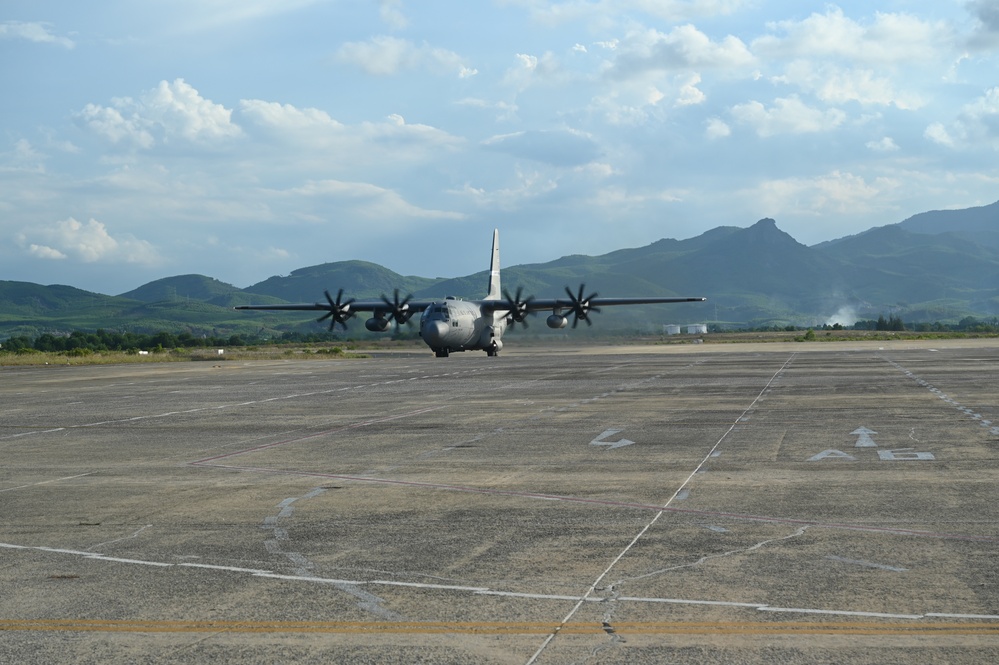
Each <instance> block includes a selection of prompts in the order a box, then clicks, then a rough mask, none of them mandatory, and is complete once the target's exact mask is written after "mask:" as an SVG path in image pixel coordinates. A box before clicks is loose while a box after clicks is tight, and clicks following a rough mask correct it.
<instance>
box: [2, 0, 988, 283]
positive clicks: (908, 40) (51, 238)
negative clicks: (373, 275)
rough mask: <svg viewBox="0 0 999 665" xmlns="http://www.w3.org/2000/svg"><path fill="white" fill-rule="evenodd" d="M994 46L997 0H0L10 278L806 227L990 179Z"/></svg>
mask: <svg viewBox="0 0 999 665" xmlns="http://www.w3.org/2000/svg"><path fill="white" fill-rule="evenodd" d="M997 55H999V5H997V4H996V3H995V2H994V0H971V1H965V0H933V1H920V0H913V1H909V2H901V1H892V0H872V1H866V2H839V3H835V4H820V3H804V2H787V1H783V2H777V1H770V0H493V1H491V2H490V1H484V2H472V3H469V2H443V1H435V0H424V1H422V2H414V1H412V0H383V1H381V2H378V1H370V2H364V1H361V0H197V1H195V0H169V1H167V0H144V1H143V2H133V1H131V0H120V1H119V0H105V1H99V0H98V1H95V2H86V3H83V2H78V1H76V0H61V1H55V0H29V1H22V0H6V1H5V2H4V3H3V5H2V6H0V86H2V88H0V89H2V90H3V94H2V95H0V113H2V117H3V119H4V122H3V126H2V130H0V279H8V280H22V281H30V282H37V283H41V284H53V283H61V284H70V285H73V286H77V287H80V288H85V289H88V290H93V291H98V292H101V293H108V294H118V293H122V292H125V291H128V290H130V289H133V288H135V287H137V286H139V285H141V284H144V283H146V282H148V281H151V280H153V279H158V278H160V277H166V276H171V275H180V274H186V273H199V274H204V275H209V276H211V277H216V278H218V279H221V280H223V281H226V282H229V283H232V284H235V285H237V286H240V287H245V286H248V285H250V284H252V283H255V282H258V281H261V280H263V279H266V278H267V277H270V276H272V275H282V274H287V273H289V272H290V271H291V270H294V269H296V268H299V267H303V266H308V265H315V264H319V263H324V262H328V261H339V260H347V259H364V260H370V261H374V262H377V263H380V264H382V265H385V266H386V267H389V268H391V269H393V270H396V271H398V272H400V273H403V274H413V275H421V276H426V277H437V276H441V277H450V276H457V275H464V274H469V273H472V272H476V271H478V270H482V269H483V268H485V265H486V262H487V260H488V249H489V247H488V243H489V239H490V234H491V230H492V229H493V228H494V227H498V228H500V230H501V240H502V248H503V252H502V253H503V262H504V264H505V265H512V264H517V263H531V262H540V261H548V260H551V259H555V258H558V257H560V256H563V255H566V254H591V255H593V254H601V253H605V252H608V251H612V250H615V249H620V248H623V247H638V246H642V245H646V244H649V243H651V242H654V241H656V240H658V239H660V238H678V239H683V238H690V237H693V236H696V235H699V234H700V233H703V232H704V231H706V230H709V229H711V228H714V227H716V226H721V225H729V226H741V227H745V226H750V225H751V224H753V223H754V222H756V221H757V220H758V219H760V218H763V217H773V218H774V219H776V220H777V225H778V226H779V227H780V228H781V229H783V230H785V231H787V232H788V233H790V234H791V235H792V236H793V237H795V238H796V239H797V240H798V241H800V242H802V243H805V244H807V245H811V244H815V243H817V242H821V241H824V240H829V239H833V238H838V237H842V236H845V235H850V234H853V233H858V232H860V231H863V230H865V229H868V228H870V227H873V226H881V225H884V224H891V223H895V222H899V221H901V220H903V219H905V218H906V217H908V216H910V215H912V214H915V213H918V212H923V211H926V210H935V209H945V208H965V207H971V206H977V205H984V204H987V203H992V202H994V201H996V200H997V199H999V66H997V65H999V62H997V60H999V58H997ZM330 286H331V288H335V286H336V285H330ZM318 295H319V294H317V296H318Z"/></svg>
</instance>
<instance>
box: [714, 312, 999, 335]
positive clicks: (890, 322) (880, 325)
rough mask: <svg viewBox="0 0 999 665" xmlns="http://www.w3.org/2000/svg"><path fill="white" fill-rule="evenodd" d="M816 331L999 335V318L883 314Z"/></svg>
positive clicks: (787, 329)
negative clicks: (919, 318)
mask: <svg viewBox="0 0 999 665" xmlns="http://www.w3.org/2000/svg"><path fill="white" fill-rule="evenodd" d="M809 328H811V326H795V325H787V326H778V325H772V326H763V327H758V328H750V329H748V331H749V332H795V331H799V330H808V329H809ZM815 329H816V330H877V331H892V332H894V331H904V330H911V331H915V332H940V333H953V332H960V333H982V334H999V317H992V318H991V319H985V320H983V319H977V318H975V317H973V316H966V317H964V318H963V319H961V320H960V321H959V322H957V323H940V322H939V321H937V322H934V323H925V322H923V323H914V322H910V323H905V322H903V321H902V318H901V317H900V316H895V315H894V314H892V315H889V316H888V317H887V318H886V317H885V316H884V315H883V314H882V315H881V316H879V317H878V318H877V319H869V320H861V321H857V322H856V323H855V324H853V325H852V326H844V325H842V324H839V323H833V324H824V325H822V326H818V327H817V328H815ZM709 330H710V331H711V332H724V330H723V329H721V328H719V327H717V326H714V325H711V326H709Z"/></svg>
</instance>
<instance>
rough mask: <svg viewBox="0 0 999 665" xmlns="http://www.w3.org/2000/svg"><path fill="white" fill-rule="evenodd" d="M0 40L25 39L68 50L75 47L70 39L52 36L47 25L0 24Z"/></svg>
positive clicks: (12, 22)
mask: <svg viewBox="0 0 999 665" xmlns="http://www.w3.org/2000/svg"><path fill="white" fill-rule="evenodd" d="M0 39H26V40H27V41H29V42H36V43H39V44H56V45H58V46H62V47H63V48H69V49H71V48H74V47H75V46H76V43H75V42H74V41H73V40H72V39H69V38H68V37H60V36H58V35H54V34H52V31H51V30H49V26H48V24H47V23H25V22H22V21H3V22H0Z"/></svg>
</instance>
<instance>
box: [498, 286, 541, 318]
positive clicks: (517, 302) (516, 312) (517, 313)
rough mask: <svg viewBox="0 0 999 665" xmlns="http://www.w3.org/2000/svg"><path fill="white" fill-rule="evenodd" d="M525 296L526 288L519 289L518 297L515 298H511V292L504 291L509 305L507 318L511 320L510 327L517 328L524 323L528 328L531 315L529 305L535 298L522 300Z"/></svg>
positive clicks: (519, 287)
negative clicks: (528, 316)
mask: <svg viewBox="0 0 999 665" xmlns="http://www.w3.org/2000/svg"><path fill="white" fill-rule="evenodd" d="M523 295H524V287H522V286H518V287H517V295H516V296H514V297H511V296H510V292H509V291H507V290H506V289H503V297H505V298H506V303H507V305H508V308H507V309H508V311H509V313H508V314H507V318H508V319H509V320H510V327H511V328H516V327H517V324H518V323H523V324H524V327H525V328H527V327H528V326H527V315H528V313H529V310H528V305H530V304H531V301H532V300H534V296H527V299H526V300H521V298H522V297H523Z"/></svg>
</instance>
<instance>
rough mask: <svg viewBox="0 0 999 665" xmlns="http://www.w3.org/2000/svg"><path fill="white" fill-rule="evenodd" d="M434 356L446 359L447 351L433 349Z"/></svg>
mask: <svg viewBox="0 0 999 665" xmlns="http://www.w3.org/2000/svg"><path fill="white" fill-rule="evenodd" d="M434 355H435V356H437V357H438V358H447V356H448V353H447V349H434Z"/></svg>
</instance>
